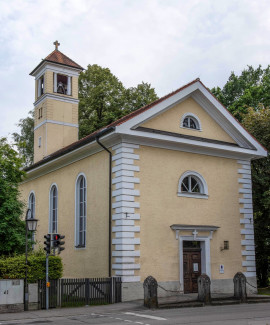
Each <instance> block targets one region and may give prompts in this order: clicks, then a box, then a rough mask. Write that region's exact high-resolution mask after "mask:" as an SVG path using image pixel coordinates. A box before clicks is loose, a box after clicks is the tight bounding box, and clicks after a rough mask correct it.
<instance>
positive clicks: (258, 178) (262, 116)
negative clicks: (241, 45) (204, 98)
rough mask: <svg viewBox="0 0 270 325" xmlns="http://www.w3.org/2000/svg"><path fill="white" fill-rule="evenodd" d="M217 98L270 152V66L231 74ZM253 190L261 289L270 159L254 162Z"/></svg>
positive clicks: (269, 245) (265, 271)
mask: <svg viewBox="0 0 270 325" xmlns="http://www.w3.org/2000/svg"><path fill="white" fill-rule="evenodd" d="M211 91H212V92H213V94H214V95H215V96H216V97H217V98H218V99H219V100H220V101H221V102H222V104H223V105H224V106H225V107H227V108H228V110H229V111H230V112H231V113H232V114H233V115H234V116H235V117H236V118H237V119H238V120H239V121H240V122H242V123H243V125H244V126H245V127H246V129H247V130H248V131H249V132H250V133H251V134H252V135H253V136H254V137H255V138H256V139H257V140H258V141H259V142H260V143H261V144H262V145H264V146H265V147H266V148H267V150H268V152H270V112H269V107H270V65H268V67H266V68H265V69H263V68H262V67H261V65H259V67H258V68H256V69H255V68H253V67H252V66H248V67H247V69H244V70H243V71H242V73H241V74H240V75H239V76H237V75H236V74H235V73H234V72H232V73H231V75H230V77H229V80H228V81H227V82H226V84H225V86H224V87H223V88H222V89H221V88H220V87H215V88H213V89H212V90H211ZM252 188H253V209H254V232H255V248H256V269H257V275H258V280H259V285H260V286H266V285H267V284H268V276H269V256H270V230H269V229H270V228H269V226H270V158H269V155H268V157H266V158H263V159H258V160H253V162H252Z"/></svg>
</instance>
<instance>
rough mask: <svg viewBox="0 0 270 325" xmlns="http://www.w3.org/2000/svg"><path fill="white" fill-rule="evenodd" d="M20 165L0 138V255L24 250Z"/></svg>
mask: <svg viewBox="0 0 270 325" xmlns="http://www.w3.org/2000/svg"><path fill="white" fill-rule="evenodd" d="M22 166H23V160H22V158H20V157H19V155H18V153H17V152H16V151H15V150H14V149H13V148H12V147H11V146H10V145H9V144H8V143H7V140H6V138H0V179H1V181H0V243H1V245H0V255H9V254H13V253H23V252H24V250H25V222H24V221H22V220H21V216H22V214H23V208H24V205H23V203H22V202H21V201H20V200H19V190H18V184H19V182H20V181H21V180H22V178H23V176H24V172H23V170H22Z"/></svg>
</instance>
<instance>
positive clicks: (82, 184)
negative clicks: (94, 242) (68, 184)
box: [75, 175, 86, 248]
mask: <svg viewBox="0 0 270 325" xmlns="http://www.w3.org/2000/svg"><path fill="white" fill-rule="evenodd" d="M75 226H76V247H77V248H81V247H85V242H86V179H85V177H84V175H80V176H79V177H78V179H77V182H76V225H75Z"/></svg>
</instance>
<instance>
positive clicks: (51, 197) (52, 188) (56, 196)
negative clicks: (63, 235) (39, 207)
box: [49, 183, 58, 234]
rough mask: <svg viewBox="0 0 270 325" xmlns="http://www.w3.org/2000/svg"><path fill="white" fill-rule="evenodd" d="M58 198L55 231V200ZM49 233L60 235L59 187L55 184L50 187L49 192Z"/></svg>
mask: <svg viewBox="0 0 270 325" xmlns="http://www.w3.org/2000/svg"><path fill="white" fill-rule="evenodd" d="M54 189H55V190H56V195H55V196H53V190H54ZM54 197H55V198H56V208H55V211H56V217H55V224H56V227H55V231H53V222H54V221H53V211H54V210H53V199H54ZM49 233H50V234H57V233H58V186H57V185H56V184H55V183H54V184H52V185H51V187H50V192H49Z"/></svg>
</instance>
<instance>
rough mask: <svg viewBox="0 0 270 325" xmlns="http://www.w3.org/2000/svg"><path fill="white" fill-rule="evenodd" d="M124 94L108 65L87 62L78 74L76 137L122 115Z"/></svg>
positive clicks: (121, 85) (123, 89)
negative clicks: (77, 122) (85, 67)
mask: <svg viewBox="0 0 270 325" xmlns="http://www.w3.org/2000/svg"><path fill="white" fill-rule="evenodd" d="M124 93H125V88H124V86H123V84H122V83H121V82H120V81H119V80H118V78H117V77H116V76H114V75H113V74H112V73H111V71H110V70H109V69H108V68H102V67H100V66H99V65H97V64H93V65H88V67H87V69H86V70H85V71H84V72H82V73H81V74H80V77H79V100H80V103H79V137H80V138H81V137H84V136H86V135H88V134H90V133H92V132H94V131H95V130H97V129H99V128H101V127H103V126H105V125H107V124H109V123H111V122H113V121H115V120H116V119H118V118H120V117H122V116H123V115H125V114H126V113H127V111H126V110H122V107H123V104H124Z"/></svg>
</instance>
